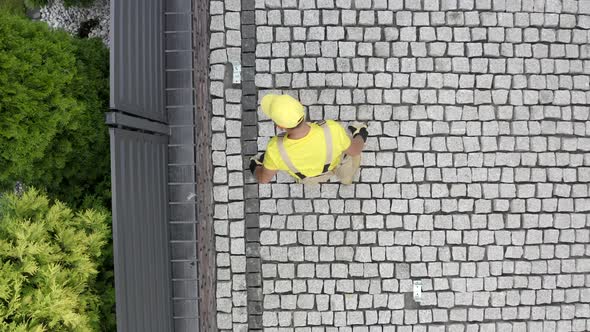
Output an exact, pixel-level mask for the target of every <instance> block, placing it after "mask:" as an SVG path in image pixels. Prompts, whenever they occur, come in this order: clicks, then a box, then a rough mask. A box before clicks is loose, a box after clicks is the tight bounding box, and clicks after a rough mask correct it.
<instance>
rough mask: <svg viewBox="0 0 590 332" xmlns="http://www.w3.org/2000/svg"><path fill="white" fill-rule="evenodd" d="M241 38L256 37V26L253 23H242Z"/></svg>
mask: <svg viewBox="0 0 590 332" xmlns="http://www.w3.org/2000/svg"><path fill="white" fill-rule="evenodd" d="M242 38H244V39H254V38H256V26H255V25H253V24H250V25H242Z"/></svg>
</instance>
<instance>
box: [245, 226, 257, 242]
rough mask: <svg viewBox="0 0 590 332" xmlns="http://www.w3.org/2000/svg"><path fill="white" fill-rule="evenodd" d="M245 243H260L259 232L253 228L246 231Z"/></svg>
mask: <svg viewBox="0 0 590 332" xmlns="http://www.w3.org/2000/svg"><path fill="white" fill-rule="evenodd" d="M246 241H252V242H256V241H260V232H259V230H258V229H255V228H249V229H246Z"/></svg>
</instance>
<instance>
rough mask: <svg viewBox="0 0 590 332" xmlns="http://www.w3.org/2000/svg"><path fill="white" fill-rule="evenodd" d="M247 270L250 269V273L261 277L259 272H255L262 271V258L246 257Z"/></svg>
mask: <svg viewBox="0 0 590 332" xmlns="http://www.w3.org/2000/svg"><path fill="white" fill-rule="evenodd" d="M246 271H248V273H249V275H255V276H258V278H260V275H259V274H258V273H254V272H260V258H246ZM247 278H248V277H246V279H247Z"/></svg>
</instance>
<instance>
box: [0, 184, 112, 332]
mask: <svg viewBox="0 0 590 332" xmlns="http://www.w3.org/2000/svg"><path fill="white" fill-rule="evenodd" d="M107 220H108V215H107V214H106V213H104V212H101V211H96V210H92V209H88V210H85V211H82V212H79V213H75V212H73V211H72V210H71V209H69V208H68V207H67V206H66V205H64V204H63V203H61V202H56V203H54V204H50V203H49V200H48V198H47V197H46V196H44V195H42V194H40V193H39V191H37V190H35V189H30V190H28V191H26V192H25V193H24V194H23V195H22V197H17V196H15V195H5V196H3V197H1V198H0V280H2V282H1V283H0V331H23V332H24V331H99V330H100V329H101V328H100V326H101V322H100V320H101V318H100V317H101V316H100V311H101V308H100V306H101V299H100V294H98V292H97V289H96V277H97V274H98V273H99V272H98V270H99V268H100V264H101V261H102V257H101V255H102V253H103V249H104V246H105V245H106V243H107V239H108V236H109V233H110V230H109V227H108V223H107Z"/></svg>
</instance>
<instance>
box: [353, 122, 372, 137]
mask: <svg viewBox="0 0 590 332" xmlns="http://www.w3.org/2000/svg"><path fill="white" fill-rule="evenodd" d="M348 130H350V132H351V133H352V138H355V137H357V136H360V137H361V138H362V139H363V141H364V142H366V141H367V137H368V136H369V132H368V131H367V125H366V124H364V123H361V122H353V123H351V124H350V126H348Z"/></svg>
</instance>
